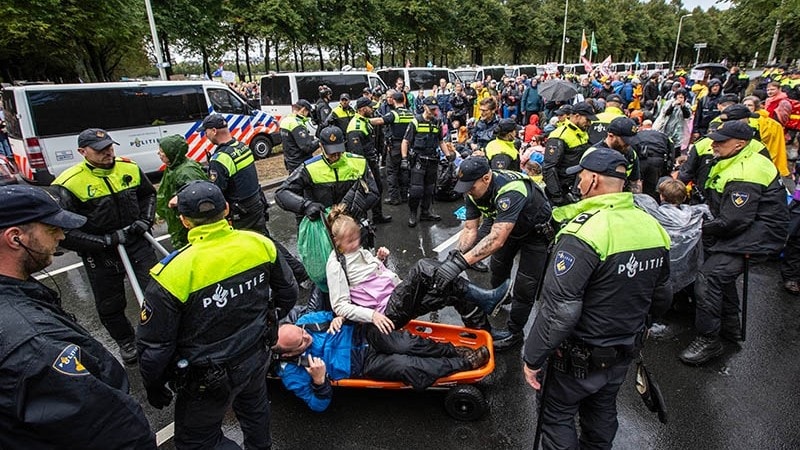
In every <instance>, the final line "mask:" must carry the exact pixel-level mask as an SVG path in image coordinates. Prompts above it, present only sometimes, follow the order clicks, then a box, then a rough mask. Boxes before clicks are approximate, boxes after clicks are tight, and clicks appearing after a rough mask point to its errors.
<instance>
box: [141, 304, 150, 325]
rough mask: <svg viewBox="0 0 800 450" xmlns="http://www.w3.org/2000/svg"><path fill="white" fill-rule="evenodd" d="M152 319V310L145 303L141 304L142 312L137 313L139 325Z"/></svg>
mask: <svg viewBox="0 0 800 450" xmlns="http://www.w3.org/2000/svg"><path fill="white" fill-rule="evenodd" d="M152 317H153V308H151V307H150V305H148V304H147V301H144V302H142V310H141V311H140V312H139V323H140V324H142V325H145V324H146V323H147V322H149V321H150V319H151V318H152Z"/></svg>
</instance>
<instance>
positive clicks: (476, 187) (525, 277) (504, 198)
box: [435, 156, 552, 349]
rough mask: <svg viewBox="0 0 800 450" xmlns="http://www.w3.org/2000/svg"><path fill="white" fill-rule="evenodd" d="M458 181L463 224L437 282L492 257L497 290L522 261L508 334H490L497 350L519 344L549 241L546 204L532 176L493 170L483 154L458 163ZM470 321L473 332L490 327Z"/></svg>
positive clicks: (480, 317) (478, 318)
mask: <svg viewBox="0 0 800 450" xmlns="http://www.w3.org/2000/svg"><path fill="white" fill-rule="evenodd" d="M457 177H458V183H456V186H455V188H454V189H455V191H456V192H458V193H459V194H467V195H466V196H465V206H466V222H464V229H463V230H462V231H461V236H460V238H459V241H458V244H457V245H456V249H455V250H453V251H452V252H451V253H450V255H449V256H448V258H447V260H446V261H445V262H444V263H442V265H441V266H440V267H439V269H438V270H437V272H436V277H435V283H436V284H437V285H439V286H444V285H446V283H447V282H449V281H451V280H452V279H453V278H455V277H456V276H458V275H459V274H460V273H461V272H462V271H463V270H464V269H466V268H467V267H469V266H471V265H473V264H475V263H476V262H478V261H480V260H483V259H485V258H486V257H488V256H491V260H490V262H489V267H490V270H491V274H492V275H491V285H492V287H493V288H496V287H497V286H500V285H501V284H502V283H503V282H504V281H505V280H507V279H508V278H509V277H510V276H511V269H512V267H513V265H514V258H515V257H516V256H517V254H519V257H520V261H524V262H525V263H524V264H520V265H519V268H518V270H517V274H516V278H515V280H514V288H513V289H514V291H513V293H512V301H511V313H510V315H509V320H508V331H497V332H495V333H493V335H494V345H495V348H497V349H503V348H509V347H511V346H512V345H514V344H516V343H519V342H520V341H521V340H522V330H523V328H524V327H525V323H526V322H527V320H528V315H529V314H530V312H531V307H532V306H533V300H534V298H533V297H534V296H533V295H532V294H531V293H535V292H536V289H537V285H538V283H539V278H540V276H541V274H542V269H543V267H544V264H545V258H546V255H547V245H548V243H549V242H550V239H551V238H552V228H550V226H549V220H550V212H551V207H550V203H549V202H548V201H547V198H546V197H545V194H544V192H543V190H542V189H541V188H540V187H539V186H538V185H536V183H535V182H534V181H533V180H532V179H531V178H530V177H528V176H527V175H525V174H522V173H519V172H512V171H495V170H492V169H491V168H490V166H489V161H488V160H487V159H486V158H485V157H483V156H471V157H469V158H467V159H465V160H464V161H462V162H461V165H460V166H459V168H458V173H457ZM481 220H483V223H484V225H482V224H481ZM487 228H489V229H488V232H487V231H486V229H487ZM469 319H470V321H472V322H473V323H476V324H478V325H479V326H474V325H473V327H475V328H484V329H490V327H489V325H488V322H485V323H482V322H483V321H485V316H483V315H482V314H481V315H478V316H476V317H471V318H469ZM465 323H467V322H466V320H465Z"/></svg>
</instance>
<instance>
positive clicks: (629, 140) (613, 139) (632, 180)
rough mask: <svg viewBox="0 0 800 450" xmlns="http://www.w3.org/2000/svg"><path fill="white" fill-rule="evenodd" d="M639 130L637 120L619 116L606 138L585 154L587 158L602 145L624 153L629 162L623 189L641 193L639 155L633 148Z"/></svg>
mask: <svg viewBox="0 0 800 450" xmlns="http://www.w3.org/2000/svg"><path fill="white" fill-rule="evenodd" d="M638 132H639V127H638V126H636V121H634V120H633V119H629V118H627V117H625V116H622V117H617V118H615V119H614V120H612V121H611V123H609V124H608V130H607V131H606V137H605V139H603V141H602V142H599V143H598V144H597V145H595V146H593V147H590V148H588V149H587V150H586V153H584V156H583V157H584V158H585V157H586V155H587V154H588V153H589V152H592V151H594V150H595V149H597V148H601V147H605V148H610V149H613V150H616V151H618V152H620V153H622V156H623V157H625V160H626V161H627V162H628V164H627V165H626V168H625V171H626V173H627V178H626V182H625V186H624V188H623V190H626V191H631V192H633V193H634V194H640V193H641V192H642V174H641V169H640V166H639V155H638V153H637V152H636V151H635V150H634V149H633V148H632V147H633V146H635V145H636V144H637V143H638V142H639V137H638Z"/></svg>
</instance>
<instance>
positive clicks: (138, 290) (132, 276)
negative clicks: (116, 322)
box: [117, 244, 144, 308]
mask: <svg viewBox="0 0 800 450" xmlns="http://www.w3.org/2000/svg"><path fill="white" fill-rule="evenodd" d="M117 252H119V259H120V260H122V265H123V266H125V273H127V274H128V281H130V282H131V288H133V294H134V295H135V296H136V301H138V302H139V307H140V308H141V307H142V305H143V304H144V292H142V287H141V286H139V280H137V279H136V272H134V271H133V265H132V264H131V260H130V258H128V252H127V251H126V250H125V246H124V245H122V244H117Z"/></svg>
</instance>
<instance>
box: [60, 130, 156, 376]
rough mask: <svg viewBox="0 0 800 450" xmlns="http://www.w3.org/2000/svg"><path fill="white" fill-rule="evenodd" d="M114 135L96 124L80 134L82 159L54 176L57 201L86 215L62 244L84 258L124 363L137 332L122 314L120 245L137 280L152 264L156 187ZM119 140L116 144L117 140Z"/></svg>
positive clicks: (130, 359) (131, 355) (143, 280)
mask: <svg viewBox="0 0 800 450" xmlns="http://www.w3.org/2000/svg"><path fill="white" fill-rule="evenodd" d="M114 144H117V143H116V142H114V140H113V139H112V138H111V136H110V135H109V134H108V133H107V132H106V131H105V130H101V129H99V128H89V129H87V130H84V131H82V132H81V134H80V135H78V152H79V153H80V154H81V155H82V156H83V158H84V161H83V162H81V163H78V164H76V165H74V166H72V167H70V168H69V169H67V170H65V171H64V172H62V173H61V175H59V176H58V177H57V178H56V179H55V180H54V181H53V187H52V189H53V193H54V194H55V195H57V196H58V197H59V201H60V203H61V206H62V207H63V208H64V209H66V210H69V211H72V212H75V213H78V214H81V215H83V216H86V217H87V218H88V220H87V221H86V223H85V224H84V225H83V226H81V227H78V228H76V229H73V230H69V231H67V232H66V238H65V239H64V243H63V246H64V248H68V249H70V250H75V251H76V252H77V253H78V255H79V256H80V257H81V258H82V259H83V266H84V268H85V269H86V274H87V275H88V276H89V284H90V286H91V287H92V293H93V294H94V301H95V306H96V308H97V314H98V315H99V316H100V322H101V323H102V324H103V326H104V327H105V328H106V330H108V333H109V334H110V335H111V337H112V338H113V339H114V341H116V343H117V345H118V346H119V349H120V355H121V356H122V359H123V361H124V362H125V363H126V364H134V363H135V362H136V348H135V346H134V338H135V334H134V332H133V327H132V326H131V323H130V322H129V321H128V318H127V317H125V306H126V303H127V302H126V299H125V284H124V282H125V276H126V273H125V268H124V266H123V265H122V260H121V259H120V254H119V250H118V246H119V245H122V246H123V247H124V251H125V252H126V253H127V255H128V257H129V258H130V261H131V264H132V266H133V272H134V273H135V274H136V280H130V281H131V282H132V283H133V282H138V283H139V285H141V286H144V285H146V284H147V279H148V277H147V271H148V270H150V268H151V267H153V266H154V265H155V264H156V256H155V254H154V253H153V248H152V247H151V246H150V243H149V242H148V241H147V240H146V239H145V238H144V236H143V235H144V233H146V232H149V230H150V227H151V226H152V224H153V220H154V219H155V211H156V189H155V188H154V187H153V185H152V184H151V183H150V180H149V179H148V178H147V177H146V176H145V174H144V173H143V172H142V170H141V169H140V168H139V166H137V165H136V163H134V162H133V161H130V160H128V159H125V158H118V157H115V156H114ZM117 145H119V144H117Z"/></svg>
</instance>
